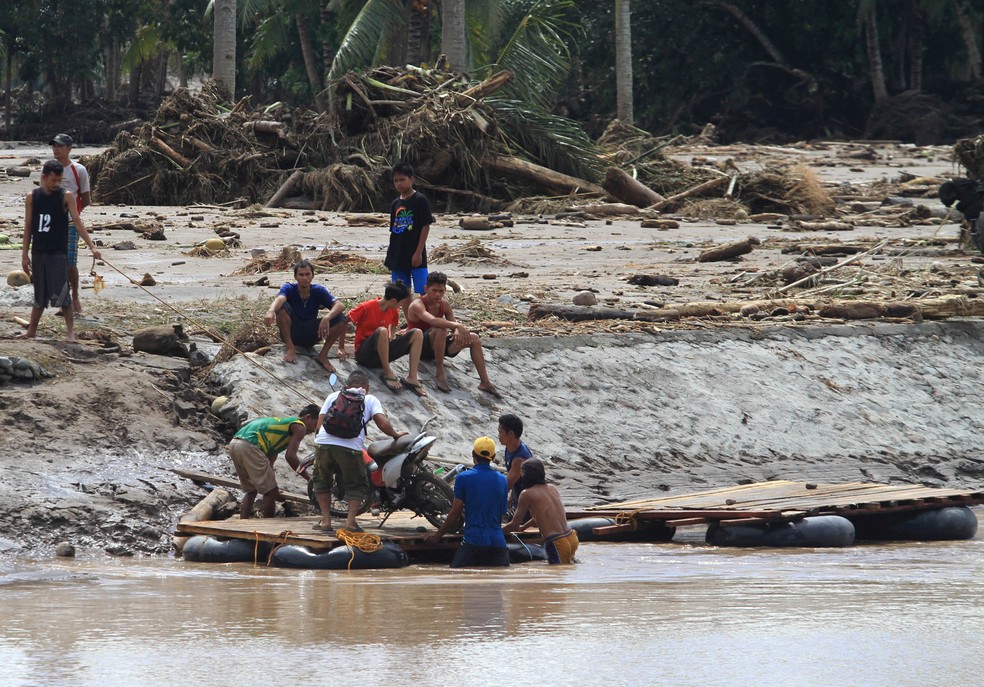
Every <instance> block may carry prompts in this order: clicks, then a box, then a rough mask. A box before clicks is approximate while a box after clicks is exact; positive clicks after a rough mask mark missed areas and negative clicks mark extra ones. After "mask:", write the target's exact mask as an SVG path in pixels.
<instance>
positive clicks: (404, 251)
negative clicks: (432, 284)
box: [383, 162, 434, 293]
mask: <svg viewBox="0 0 984 687" xmlns="http://www.w3.org/2000/svg"><path fill="white" fill-rule="evenodd" d="M393 185H394V186H395V187H396V190H397V192H399V194H400V197H399V198H397V199H396V200H394V201H393V204H392V205H391V206H390V240H389V249H388V250H387V251H386V260H384V261H383V264H384V265H386V267H388V268H389V270H390V272H391V273H392V277H393V281H394V282H397V281H402V282H403V283H404V284H406V285H407V286H410V283H411V281H412V282H413V290H414V291H416V292H417V293H423V292H424V286H425V284H426V282H427V248H426V244H427V235H428V234H429V233H430V225H431V223H433V222H434V215H432V214H431V207H430V201H429V200H427V197H426V196H425V195H424V194H423V193H420V192H419V191H415V190H414V189H413V167H411V166H410V165H409V164H407V163H405V162H401V163H399V164H397V165H395V166H394V167H393Z"/></svg>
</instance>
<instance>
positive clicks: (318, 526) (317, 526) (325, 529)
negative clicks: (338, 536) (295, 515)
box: [314, 522, 335, 534]
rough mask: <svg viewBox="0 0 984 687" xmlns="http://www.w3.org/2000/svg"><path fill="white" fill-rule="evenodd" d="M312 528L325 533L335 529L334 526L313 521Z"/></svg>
mask: <svg viewBox="0 0 984 687" xmlns="http://www.w3.org/2000/svg"><path fill="white" fill-rule="evenodd" d="M314 529H315V530H317V531H318V532H323V533H325V534H331V533H332V532H334V531H335V528H334V527H332V526H331V525H322V524H321V523H320V522H316V523H314Z"/></svg>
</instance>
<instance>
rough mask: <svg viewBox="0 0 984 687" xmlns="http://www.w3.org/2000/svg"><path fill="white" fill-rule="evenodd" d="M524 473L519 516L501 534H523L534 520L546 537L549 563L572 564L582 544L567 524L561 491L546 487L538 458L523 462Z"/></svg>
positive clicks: (516, 515)
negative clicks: (528, 517)
mask: <svg viewBox="0 0 984 687" xmlns="http://www.w3.org/2000/svg"><path fill="white" fill-rule="evenodd" d="M521 470H522V473H523V484H524V485H525V487H524V489H523V492H522V493H521V494H520V495H519V503H518V504H517V505H516V514H515V515H514V516H513V519H512V520H510V521H509V523H508V524H506V525H503V526H502V532H503V533H504V534H509V533H510V532H521V531H523V530H524V529H526V528H527V527H528V526H529V525H530V524H531V523H532V522H534V521H535V522H536V526H537V528H538V529H539V530H540V534H541V535H542V536H543V546H544V548H545V549H546V550H547V561H548V562H549V563H550V564H551V565H556V564H559V563H573V562H574V554H575V553H577V547H578V544H579V543H580V542H578V539H577V532H575V531H574V530H572V529H571V528H570V527H569V526H568V524H567V511H565V510H564V504H563V503H562V502H561V500H560V492H559V491H557V487H555V486H553V485H552V484H547V477H546V471H545V470H544V469H543V462H542V461H540V460H539V459H538V458H527V459H526V460H524V461H523V465H522V468H521ZM528 513H531V514H532V515H533V518H532V519H531V520H529V521H527V520H526V518H527V514H528Z"/></svg>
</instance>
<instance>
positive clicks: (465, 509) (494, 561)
mask: <svg viewBox="0 0 984 687" xmlns="http://www.w3.org/2000/svg"><path fill="white" fill-rule="evenodd" d="M493 460H495V442H494V441H492V439H490V438H489V437H479V438H478V439H476V440H475V444H474V446H472V461H474V463H475V467H473V468H472V469H471V470H465V471H464V472H462V473H461V474H460V475H458V477H457V479H455V481H454V504H453V505H452V506H451V512H450V513H448V517H447V518H446V519H445V521H444V524H442V525H441V527H440V529H439V530H438V531H437V532H436V533H435V534H433V535H431V536H430V537H428V540H429V541H430V542H431V543H435V544H436V543H437V542H438V541H440V539H441V537H443V536H444V535H445V534H447V533H448V532H449V531H450V530H451V529H452V528H453V527H454V526H455V525H457V524H458V520H459V519H460V518H461V515H462V513H464V516H465V529H464V536H463V537H462V542H461V546H460V547H459V548H458V550H457V551H456V552H455V554H454V559H453V560H452V561H451V567H452V568H474V567H495V566H505V565H509V549H507V548H506V537H505V535H503V533H502V516H503V515H504V514H505V512H506V496H507V494H508V487H507V484H506V476H505V475H502V474H500V473H498V472H496V470H495V469H494V468H493V467H492V461H493Z"/></svg>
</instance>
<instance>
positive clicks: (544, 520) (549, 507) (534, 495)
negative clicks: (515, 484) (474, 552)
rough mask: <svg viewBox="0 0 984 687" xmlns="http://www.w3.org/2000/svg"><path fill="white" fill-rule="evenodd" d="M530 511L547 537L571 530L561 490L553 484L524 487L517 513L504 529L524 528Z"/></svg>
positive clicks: (541, 532)
mask: <svg viewBox="0 0 984 687" xmlns="http://www.w3.org/2000/svg"><path fill="white" fill-rule="evenodd" d="M528 513H529V514H531V515H532V516H533V519H534V520H536V526H537V529H539V530H540V534H541V535H543V537H545V538H546V537H551V536H553V535H556V534H563V533H565V532H567V531H568V530H570V527H568V526H567V512H566V511H565V510H564V504H563V503H562V502H561V500H560V492H559V491H557V487H555V486H554V485H552V484H535V485H533V486H530V487H527V488H526V489H524V490H523V492H522V493H521V494H520V495H519V502H518V503H517V504H516V514H515V516H513V519H512V520H511V521H510V522H509V524H508V525H505V526H504V527H503V528H502V529H503V531H505V532H513V531H517V530H520V529H522V525H523V524H524V522H525V521H526V519H527V514H528Z"/></svg>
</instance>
